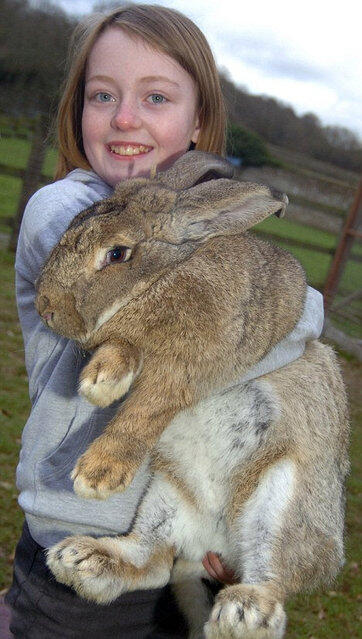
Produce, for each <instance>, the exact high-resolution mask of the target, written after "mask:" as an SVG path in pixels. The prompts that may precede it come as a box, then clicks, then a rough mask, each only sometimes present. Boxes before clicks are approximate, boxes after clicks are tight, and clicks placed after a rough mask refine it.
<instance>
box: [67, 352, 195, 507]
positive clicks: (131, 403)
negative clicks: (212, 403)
mask: <svg viewBox="0 0 362 639" xmlns="http://www.w3.org/2000/svg"><path fill="white" fill-rule="evenodd" d="M185 395H187V392H184V391H183V388H179V387H178V386H175V387H173V386H171V384H170V383H169V380H164V379H163V378H162V379H161V378H159V376H158V372H157V371H152V372H149V371H148V370H147V366H146V363H145V365H144V366H143V368H142V372H141V374H140V375H139V377H138V379H137V380H136V382H135V384H134V387H133V389H132V392H131V393H130V394H129V396H128V397H126V399H125V400H124V402H123V403H122V405H121V407H120V409H119V411H118V413H117V414H116V415H115V417H114V418H113V419H112V420H111V421H110V422H109V424H108V425H107V427H106V429H105V431H104V432H103V433H102V435H101V436H100V437H98V438H97V439H96V440H95V441H94V442H93V443H92V444H91V445H90V446H89V448H88V449H87V450H86V452H85V453H84V454H83V455H82V456H81V457H80V458H79V459H78V461H77V464H76V466H75V468H74V470H73V472H72V474H71V477H72V479H73V480H74V490H75V492H76V493H77V494H78V495H80V496H81V497H84V498H95V499H107V497H109V496H110V495H112V494H113V493H115V492H120V491H123V490H124V489H125V488H127V486H128V485H129V484H130V482H131V481H132V479H133V477H134V476H135V474H136V472H137V471H138V469H139V467H140V466H141V465H142V464H143V462H144V461H145V459H146V457H147V455H148V454H149V453H150V451H151V450H152V448H153V447H154V445H155V443H156V442H157V440H158V438H159V437H160V435H161V434H162V432H163V430H164V429H165V428H166V427H167V426H168V425H169V424H170V422H171V421H172V419H173V417H174V416H175V414H176V413H178V412H179V411H180V410H182V408H184V406H185ZM186 401H187V400H186Z"/></svg>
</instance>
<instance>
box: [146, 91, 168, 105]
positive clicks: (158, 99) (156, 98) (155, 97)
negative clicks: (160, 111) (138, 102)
mask: <svg viewBox="0 0 362 639" xmlns="http://www.w3.org/2000/svg"><path fill="white" fill-rule="evenodd" d="M147 100H149V101H150V102H152V104H163V103H164V102H167V99H166V98H165V97H164V96H163V95H161V94H160V93H152V95H150V96H149V97H148V98H147Z"/></svg>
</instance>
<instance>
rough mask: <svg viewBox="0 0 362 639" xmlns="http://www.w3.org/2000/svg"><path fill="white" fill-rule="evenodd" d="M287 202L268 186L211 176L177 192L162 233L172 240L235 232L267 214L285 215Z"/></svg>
mask: <svg viewBox="0 0 362 639" xmlns="http://www.w3.org/2000/svg"><path fill="white" fill-rule="evenodd" d="M287 204H288V198H287V196H286V195H285V193H280V192H279V191H275V190H273V189H270V188H269V187H268V186H264V185H261V184H252V183H251V182H238V181H236V180H225V179H219V180H211V181H210V182H204V183H202V184H198V185H197V186H194V187H192V188H190V189H188V190H187V191H184V192H182V193H180V194H179V196H178V198H177V201H176V204H175V207H174V209H173V215H172V216H170V221H169V223H166V224H165V225H164V227H163V235H164V237H165V239H166V240H167V241H168V242H170V243H171V244H182V243H183V242H187V241H190V240H198V241H205V240H207V239H209V238H211V237H215V236H218V235H235V234H239V233H243V232H245V231H247V230H248V229H250V228H251V227H253V226H255V224H258V223H259V222H261V221H262V220H264V219H265V218H267V217H269V216H270V215H273V214H275V215H277V216H278V217H280V216H282V215H284V213H285V209H286V207H287Z"/></svg>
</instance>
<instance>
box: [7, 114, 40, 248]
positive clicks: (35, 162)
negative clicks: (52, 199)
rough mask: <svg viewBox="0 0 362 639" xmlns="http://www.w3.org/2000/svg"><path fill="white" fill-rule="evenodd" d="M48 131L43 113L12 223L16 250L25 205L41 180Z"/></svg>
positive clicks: (35, 129)
mask: <svg viewBox="0 0 362 639" xmlns="http://www.w3.org/2000/svg"><path fill="white" fill-rule="evenodd" d="M46 132H47V118H46V116H45V115H43V114H41V115H39V116H38V117H37V118H36V121H35V126H34V133H33V139H32V144H31V149H30V155H29V161H28V164H27V167H26V169H25V171H24V178H23V186H22V190H21V195H20V199H19V205H18V209H17V212H16V215H15V217H14V219H13V224H12V230H11V236H10V240H9V249H10V250H11V251H14V252H15V251H16V245H17V242H18V235H19V229H20V224H21V220H22V218H23V213H24V209H25V206H26V204H27V202H28V200H29V198H30V197H31V196H32V195H33V193H35V191H36V190H37V189H38V188H39V184H40V181H41V173H42V167H43V163H44V158H45V153H46V145H45V137H46Z"/></svg>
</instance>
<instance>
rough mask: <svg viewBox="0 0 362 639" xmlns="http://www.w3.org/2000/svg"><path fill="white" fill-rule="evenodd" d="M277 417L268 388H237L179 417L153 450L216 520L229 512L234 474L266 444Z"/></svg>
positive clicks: (254, 384)
mask: <svg viewBox="0 0 362 639" xmlns="http://www.w3.org/2000/svg"><path fill="white" fill-rule="evenodd" d="M277 415H278V407H277V401H276V398H275V397H274V395H273V390H272V388H271V387H270V386H269V384H267V383H266V382H265V381H262V382H261V381H253V382H248V383H244V384H238V385H236V386H234V387H233V388H230V389H227V390H226V391H223V392H222V393H219V394H218V395H215V396H213V397H210V398H207V399H205V400H203V401H202V402H200V403H199V404H198V405H197V406H195V407H193V408H192V409H188V410H185V411H182V412H181V413H179V414H178V415H177V416H176V417H175V418H174V419H173V420H172V422H171V424H170V426H169V427H168V428H167V429H166V430H165V431H164V433H163V434H162V437H161V438H160V441H159V443H158V445H157V450H158V451H159V452H160V453H161V454H162V455H163V456H164V457H166V458H167V459H169V460H171V461H172V463H173V464H174V466H176V467H177V469H178V471H179V472H178V474H179V476H180V477H182V480H183V482H184V483H185V485H186V486H187V489H188V491H189V492H190V493H192V494H193V495H194V496H195V499H196V500H197V502H198V503H199V504H203V506H202V510H203V511H204V512H205V513H206V512H207V513H209V514H210V516H211V515H212V516H217V515H218V514H220V513H221V512H223V511H224V510H225V507H226V506H227V501H228V496H229V486H230V480H231V477H232V474H233V472H234V471H235V470H236V469H237V468H238V467H240V464H242V463H243V462H245V461H246V460H248V459H249V458H250V456H251V455H252V454H253V453H254V451H255V450H257V449H259V448H260V446H261V445H262V443H263V442H264V441H265V440H266V439H267V437H268V427H269V425H270V424H271V422H272V421H273V420H275V419H276V417H277Z"/></svg>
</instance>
